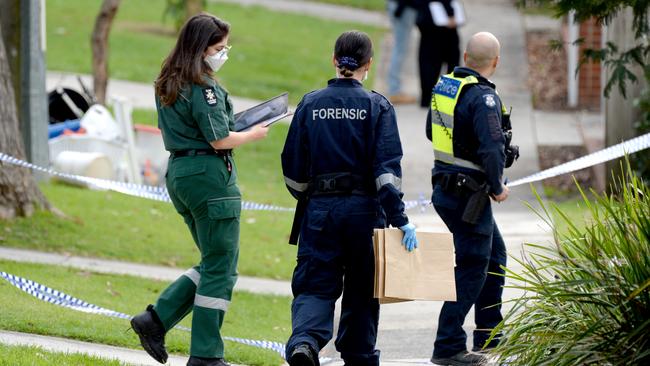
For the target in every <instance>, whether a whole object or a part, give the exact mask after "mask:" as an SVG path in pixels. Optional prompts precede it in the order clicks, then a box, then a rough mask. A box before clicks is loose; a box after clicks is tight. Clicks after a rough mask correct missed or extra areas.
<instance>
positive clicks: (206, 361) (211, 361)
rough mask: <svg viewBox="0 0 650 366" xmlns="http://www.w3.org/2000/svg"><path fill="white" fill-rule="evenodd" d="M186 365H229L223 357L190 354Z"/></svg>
mask: <svg viewBox="0 0 650 366" xmlns="http://www.w3.org/2000/svg"><path fill="white" fill-rule="evenodd" d="M187 366H230V364H228V363H226V361H224V359H223V358H203V357H196V356H190V359H189V360H188V361H187Z"/></svg>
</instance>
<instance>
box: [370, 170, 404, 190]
mask: <svg viewBox="0 0 650 366" xmlns="http://www.w3.org/2000/svg"><path fill="white" fill-rule="evenodd" d="M386 184H392V185H393V187H395V188H397V190H398V191H399V190H401V189H402V179H400V178H398V177H397V176H395V175H394V174H392V173H384V174H382V175H380V176H378V177H377V179H375V185H376V186H377V190H380V189H381V187H383V186H385V185H386Z"/></svg>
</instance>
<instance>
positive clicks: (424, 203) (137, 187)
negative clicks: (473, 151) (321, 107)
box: [0, 133, 650, 212]
mask: <svg viewBox="0 0 650 366" xmlns="http://www.w3.org/2000/svg"><path fill="white" fill-rule="evenodd" d="M649 147H650V133H647V134H645V135H641V136H639V137H636V138H633V139H631V140H628V141H623V142H621V143H620V144H617V145H613V146H610V147H608V148H606V149H603V150H600V151H597V152H594V153H592V154H589V155H585V156H583V157H580V158H578V159H575V160H571V161H569V162H567V163H564V164H561V165H558V166H556V167H553V168H550V169H546V170H544V171H541V172H538V173H535V174H532V175H529V176H527V177H524V178H519V179H517V180H515V181H512V182H510V183H508V187H516V186H518V185H522V184H526V183H533V182H537V181H540V180H544V179H547V178H552V177H556V176H558V175H562V174H567V173H571V172H574V171H577V170H580V169H585V168H589V167H591V166H594V165H597V164H600V163H604V162H607V161H610V160H614V159H617V158H620V157H623V156H625V154H633V153H635V152H638V151H641V150H644V149H647V148H649ZM0 161H2V162H5V163H8V164H13V165H17V166H22V167H25V168H29V169H33V170H36V171H40V172H44V173H46V174H49V175H51V176H55V177H59V178H62V179H65V180H69V181H74V182H80V183H85V184H88V185H91V186H94V187H97V188H101V189H109V190H113V191H116V192H121V193H124V194H128V195H131V196H136V197H141V198H148V199H152V200H157V201H164V202H171V200H170V199H169V193H168V192H167V189H166V188H164V187H154V186H147V185H141V184H133V183H125V182H116V181H110V180H105V179H98V178H90V177H82V176H79V175H73V174H67V173H61V172H57V171H55V170H52V169H47V168H43V167H40V166H37V165H34V164H31V163H28V162H26V161H23V160H20V159H17V158H15V157H13V156H10V155H7V154H4V153H0ZM428 205H429V200H427V199H425V198H424V196H423V195H422V194H421V195H420V199H419V200H409V201H404V206H405V208H406V210H410V209H412V208H415V207H420V210H421V211H424V210H425V209H426V208H427V207H428ZM242 209H244V210H264V211H287V212H291V211H293V210H294V209H293V208H288V207H279V206H274V205H267V204H261V203H256V202H247V201H242Z"/></svg>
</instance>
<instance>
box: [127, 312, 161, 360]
mask: <svg viewBox="0 0 650 366" xmlns="http://www.w3.org/2000/svg"><path fill="white" fill-rule="evenodd" d="M131 328H133V331H135V334H137V335H138V337H140V344H141V345H142V347H143V348H144V350H145V351H147V353H148V354H149V356H151V357H153V358H154V359H155V360H156V361H158V362H160V363H165V362H167V350H166V349H165V333H166V332H165V327H163V325H162V323H161V322H160V319H158V315H156V313H155V312H154V311H153V306H152V305H149V306H147V310H146V311H143V312H141V313H140V314H138V315H136V316H134V317H133V319H131Z"/></svg>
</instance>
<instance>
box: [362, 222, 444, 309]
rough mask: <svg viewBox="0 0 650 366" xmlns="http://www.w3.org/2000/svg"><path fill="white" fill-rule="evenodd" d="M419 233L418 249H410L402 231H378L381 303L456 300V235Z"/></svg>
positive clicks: (377, 291) (377, 275)
mask: <svg viewBox="0 0 650 366" xmlns="http://www.w3.org/2000/svg"><path fill="white" fill-rule="evenodd" d="M417 236H418V248H417V249H416V250H415V251H413V252H408V251H407V250H406V249H405V248H404V246H403V245H402V237H403V233H402V231H401V230H399V229H382V230H377V231H376V233H375V237H374V245H375V249H376V251H375V253H376V255H375V263H376V267H375V284H376V286H375V297H376V298H378V299H379V300H380V303H389V302H397V301H408V300H448V301H455V300H456V286H455V280H454V244H453V239H452V235H451V234H450V233H431V232H418V233H417Z"/></svg>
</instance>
